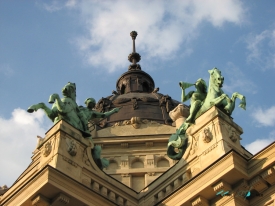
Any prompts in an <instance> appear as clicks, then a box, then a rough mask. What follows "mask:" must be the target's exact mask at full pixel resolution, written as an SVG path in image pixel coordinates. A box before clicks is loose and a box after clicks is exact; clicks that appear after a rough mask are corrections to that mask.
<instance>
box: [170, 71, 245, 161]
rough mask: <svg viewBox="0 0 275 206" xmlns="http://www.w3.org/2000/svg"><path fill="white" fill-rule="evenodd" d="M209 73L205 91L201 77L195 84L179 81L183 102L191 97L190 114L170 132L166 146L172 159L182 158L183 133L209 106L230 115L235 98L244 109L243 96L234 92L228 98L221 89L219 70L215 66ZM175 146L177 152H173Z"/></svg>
mask: <svg viewBox="0 0 275 206" xmlns="http://www.w3.org/2000/svg"><path fill="white" fill-rule="evenodd" d="M208 72H209V74H210V78H209V88H208V92H207V93H206V89H207V86H206V84H205V81H204V80H203V79H198V80H197V82H196V83H195V84H191V83H185V82H180V83H179V84H180V87H181V89H182V98H181V100H182V101H183V102H184V101H186V100H188V99H191V101H190V103H191V107H190V115H189V116H188V118H187V119H186V120H185V122H184V123H183V124H182V125H181V126H180V127H179V129H178V130H177V131H176V133H175V134H172V135H171V137H170V139H169V143H168V148H167V155H168V156H169V157H170V158H171V159H174V160H179V159H181V158H182V156H183V154H184V152H185V150H186V148H187V144H188V139H187V137H186V135H185V133H186V130H187V129H188V128H189V126H190V125H191V124H193V123H195V119H196V118H198V117H199V116H201V115H202V114H203V113H205V112H206V111H207V110H209V109H210V108H211V107H213V106H216V107H218V108H219V109H221V110H222V111H224V112H225V113H227V114H228V115H229V116H231V114H232V112H233V110H234V108H235V102H236V99H237V98H239V99H240V100H241V102H240V105H239V107H240V108H242V109H244V110H245V109H246V100H245V96H243V95H241V94H239V93H238V92H234V93H233V94H232V97H231V98H230V97H229V96H228V95H227V94H225V93H224V92H223V90H222V89H221V88H222V86H223V82H224V77H223V76H222V75H221V71H220V70H218V69H217V68H213V69H211V70H208ZM192 85H195V87H196V89H197V90H196V91H191V92H189V93H188V94H187V95H185V89H186V88H188V87H191V86H192ZM175 148H177V149H178V152H175Z"/></svg>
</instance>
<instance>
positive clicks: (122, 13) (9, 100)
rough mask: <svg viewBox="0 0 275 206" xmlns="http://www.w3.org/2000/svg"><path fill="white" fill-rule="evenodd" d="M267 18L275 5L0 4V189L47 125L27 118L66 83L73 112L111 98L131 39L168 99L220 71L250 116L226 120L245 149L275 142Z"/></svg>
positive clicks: (273, 57)
mask: <svg viewBox="0 0 275 206" xmlns="http://www.w3.org/2000/svg"><path fill="white" fill-rule="evenodd" d="M274 10H275V2H274V1H272V0H270V1H256V0H251V1H238V0H223V1H218V0H208V1H191V0H186V1H162V0H159V1H145V0H144V1H142V0H141V1H122V0H121V1H107V0H106V1H103V3H102V1H84V0H79V1H73V0H69V1H65V0H64V1H42V0H37V1H0V96H1V101H0V150H1V153H2V158H1V160H0V165H1V170H0V185H4V184H6V185H8V186H11V185H12V183H13V182H14V181H15V180H16V178H17V177H18V176H19V175H20V174H21V173H22V172H23V171H24V170H25V168H26V167H27V165H28V164H29V163H30V162H31V156H32V151H33V150H34V149H35V145H36V136H37V135H39V136H43V135H44V133H45V132H46V131H47V130H48V129H49V128H50V126H51V124H52V123H51V122H50V120H48V119H47V118H46V117H45V115H44V114H43V112H42V111H39V112H36V113H33V114H29V113H27V112H26V109H27V108H28V107H29V106H30V105H32V104H34V103H38V102H45V103H47V101H48V98H49V95H51V94H53V93H59V94H60V95H61V88H62V87H63V86H64V85H65V84H66V83H67V82H68V81H70V82H74V83H76V85H77V103H78V104H79V105H84V103H83V102H84V100H85V99H86V98H87V97H94V98H95V99H96V100H97V101H98V100H99V99H100V98H101V97H106V96H109V95H111V91H112V90H115V88H116V81H117V79H118V78H119V76H120V75H121V74H122V73H124V72H126V71H127V68H128V65H129V64H130V62H128V59H127V57H128V54H129V53H131V52H132V40H131V37H130V35H129V34H130V32H131V31H133V30H135V31H137V32H138V36H137V39H136V49H137V52H139V54H140V55H141V61H140V62H139V63H140V65H141V68H142V70H144V71H146V72H147V73H149V74H150V75H151V76H152V77H153V79H154V81H155V85H156V87H159V88H160V91H159V92H160V93H162V94H168V95H170V96H171V97H172V98H173V99H176V100H180V94H181V91H180V88H179V86H178V82H179V81H186V82H191V83H192V82H195V81H196V80H197V79H198V78H203V79H205V80H206V82H208V79H209V75H208V72H207V71H208V70H209V69H212V68H213V67H217V68H219V69H220V70H221V71H222V74H223V76H224V77H225V82H224V87H223V89H224V91H225V93H227V94H228V95H230V96H231V94H232V93H233V92H235V91H237V92H240V93H242V94H244V95H245V96H246V100H247V110H246V111H244V110H241V109H240V108H238V107H236V109H235V110H234V112H233V115H232V117H233V118H234V121H235V122H236V123H237V124H238V125H240V126H241V127H242V128H243V131H244V134H242V136H241V137H242V139H243V140H242V145H243V146H245V147H246V148H247V149H248V150H249V151H251V152H252V153H256V152H257V151H259V150H261V149H262V148H264V147H265V146H267V145H268V144H269V143H271V142H272V141H274V140H275V127H274V126H275V95H274V91H273V90H274V78H275V18H274V17H275V16H274ZM185 104H189V102H186V103H185ZM237 104H239V101H237Z"/></svg>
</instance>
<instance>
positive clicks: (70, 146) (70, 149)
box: [66, 139, 77, 156]
mask: <svg viewBox="0 0 275 206" xmlns="http://www.w3.org/2000/svg"><path fill="white" fill-rule="evenodd" d="M66 142H67V145H68V148H67V151H68V153H69V154H70V155H71V156H75V155H76V153H77V145H76V143H75V141H74V140H68V139H67V140H66Z"/></svg>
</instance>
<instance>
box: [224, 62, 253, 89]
mask: <svg viewBox="0 0 275 206" xmlns="http://www.w3.org/2000/svg"><path fill="white" fill-rule="evenodd" d="M224 71H225V73H226V77H225V80H224V86H223V90H224V91H226V92H230V93H233V92H241V91H243V92H245V93H252V94H255V93H257V86H256V85H255V84H254V83H253V82H252V81H251V80H249V79H248V78H247V76H245V74H244V73H243V72H242V71H241V69H240V68H238V67H237V66H236V65H234V64H233V63H232V62H228V63H227V65H226V68H225V70H224Z"/></svg>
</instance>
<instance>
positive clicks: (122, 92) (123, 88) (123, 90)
mask: <svg viewBox="0 0 275 206" xmlns="http://www.w3.org/2000/svg"><path fill="white" fill-rule="evenodd" d="M120 93H121V94H124V93H125V85H124V84H123V85H122V86H121V88H120Z"/></svg>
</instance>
